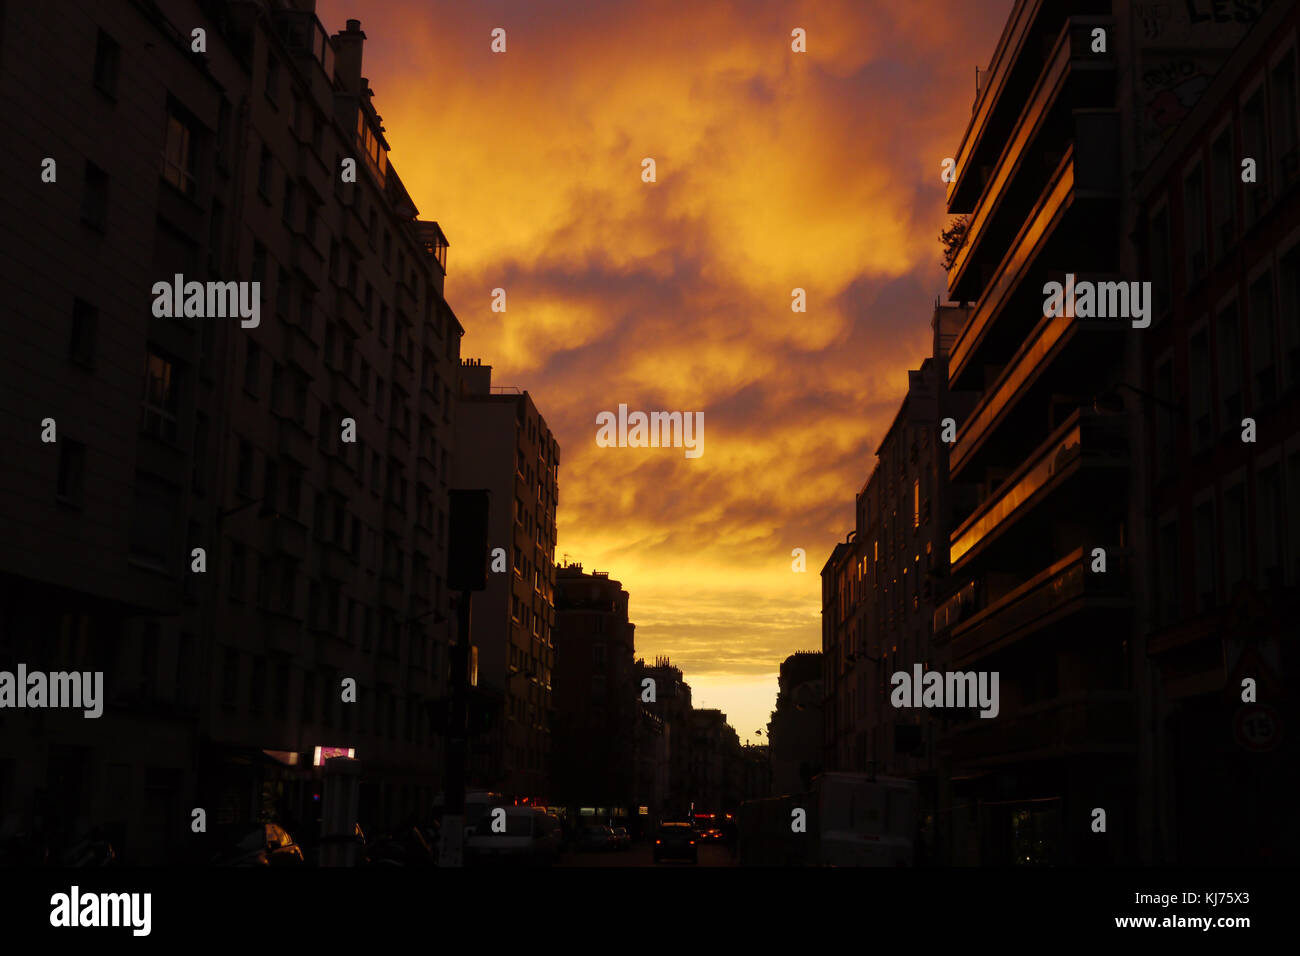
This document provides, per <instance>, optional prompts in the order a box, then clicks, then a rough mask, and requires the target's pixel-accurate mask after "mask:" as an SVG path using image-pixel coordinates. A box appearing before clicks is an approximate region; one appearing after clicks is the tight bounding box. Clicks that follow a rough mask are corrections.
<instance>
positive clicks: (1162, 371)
mask: <svg viewBox="0 0 1300 956" xmlns="http://www.w3.org/2000/svg"><path fill="white" fill-rule="evenodd" d="M1155 396H1156V399H1157V401H1156V403H1155V443H1156V461H1155V464H1156V476H1157V477H1160V478H1163V477H1165V476H1167V475H1168V474H1169V473H1170V471H1171V470H1172V469H1173V466H1174V454H1175V448H1176V446H1175V444H1174V442H1175V436H1174V427H1175V422H1176V419H1175V418H1174V361H1173V358H1172V357H1166V358H1164V359H1162V360H1161V361H1160V362H1159V363H1158V364H1157V365H1156V374H1155Z"/></svg>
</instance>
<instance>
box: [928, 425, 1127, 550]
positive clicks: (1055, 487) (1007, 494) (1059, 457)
mask: <svg viewBox="0 0 1300 956" xmlns="http://www.w3.org/2000/svg"><path fill="white" fill-rule="evenodd" d="M1126 425H1127V422H1126V419H1125V418H1124V417H1123V416H1118V415H1100V414H1098V413H1095V412H1092V411H1090V410H1087V409H1079V410H1078V411H1076V412H1074V413H1073V414H1072V415H1070V417H1069V418H1068V419H1066V420H1065V422H1063V423H1062V425H1061V427H1060V428H1058V429H1056V431H1055V432H1053V434H1052V435H1051V436H1050V437H1049V438H1048V439H1047V441H1045V442H1044V443H1043V444H1042V445H1040V446H1039V447H1038V449H1037V451H1036V452H1035V453H1034V454H1033V455H1031V456H1030V457H1029V458H1028V460H1026V461H1025V462H1024V463H1023V464H1022V465H1021V466H1020V467H1019V468H1018V469H1016V471H1014V472H1013V473H1012V474H1011V475H1010V477H1008V478H1007V479H1006V480H1005V481H1004V482H1002V484H1001V485H999V486H998V488H997V489H996V490H995V491H994V492H993V494H991V495H990V496H989V497H988V498H987V499H986V500H985V501H983V502H982V503H981V504H980V505H979V506H978V507H976V509H975V510H974V512H973V513H972V514H971V515H970V517H968V518H967V519H966V520H965V521H963V522H962V523H961V524H960V525H959V526H958V528H957V530H956V531H954V532H953V534H952V545H951V551H950V560H951V563H952V569H953V573H954V574H960V573H961V569H962V568H963V567H964V566H966V565H968V563H969V562H970V561H971V560H972V559H973V558H975V557H976V556H977V555H979V554H981V553H983V552H984V551H985V550H987V549H988V548H989V547H990V546H991V545H992V544H993V543H995V542H997V541H998V540H999V539H1001V538H1003V537H1004V536H1005V535H1006V534H1007V533H1008V532H1009V531H1010V530H1011V529H1013V528H1014V527H1015V526H1016V525H1018V524H1020V523H1021V522H1023V520H1024V519H1025V517H1026V516H1027V515H1029V514H1031V513H1033V512H1035V511H1036V510H1037V509H1038V508H1039V507H1040V506H1041V505H1043V504H1044V503H1045V502H1047V501H1049V500H1051V499H1054V498H1055V497H1056V494H1057V492H1058V491H1060V490H1061V489H1062V488H1063V487H1064V486H1065V485H1066V484H1067V483H1068V482H1070V480H1071V479H1072V478H1074V477H1075V476H1076V475H1078V474H1080V473H1081V472H1084V471H1087V472H1089V473H1090V475H1089V476H1090V479H1091V482H1092V484H1091V486H1090V487H1089V488H1088V494H1089V496H1090V497H1091V498H1093V499H1094V500H1095V501H1097V502H1100V503H1102V504H1103V505H1104V504H1112V503H1113V500H1112V499H1111V498H1109V497H1108V492H1110V491H1112V490H1114V489H1116V488H1122V485H1123V475H1124V473H1125V470H1126V469H1127V467H1128V461H1129V459H1128V449H1127V431H1126ZM1114 479H1118V481H1115V480H1114ZM1064 505H1065V507H1064V508H1062V509H1058V510H1061V511H1064V512H1068V513H1070V514H1071V515H1072V516H1073V517H1074V518H1076V519H1077V518H1078V517H1079V514H1078V512H1079V511H1080V507H1081V502H1080V500H1078V498H1077V496H1076V497H1075V500H1071V501H1068V502H1064ZM1039 534H1040V537H1041V531H1040V532H1039Z"/></svg>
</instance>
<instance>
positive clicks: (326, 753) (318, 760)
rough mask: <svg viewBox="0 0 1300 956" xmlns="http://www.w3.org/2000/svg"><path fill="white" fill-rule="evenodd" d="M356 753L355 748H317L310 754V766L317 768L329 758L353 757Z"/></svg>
mask: <svg viewBox="0 0 1300 956" xmlns="http://www.w3.org/2000/svg"><path fill="white" fill-rule="evenodd" d="M356 755H357V751H356V748H355V747H317V748H316V751H315V753H313V754H312V758H311V762H312V766H314V767H319V766H321V765H322V764H323V763H325V761H326V760H329V759H330V757H355V756H356Z"/></svg>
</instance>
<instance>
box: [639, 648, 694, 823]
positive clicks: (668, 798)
mask: <svg viewBox="0 0 1300 956" xmlns="http://www.w3.org/2000/svg"><path fill="white" fill-rule="evenodd" d="M647 679H648V680H651V681H653V682H654V684H653V688H654V700H653V701H651V702H647V703H645V704H643V705H642V706H643V707H644V708H645V709H646V710H648V711H649V712H650V713H651V714H653V715H655V716H656V717H658V718H659V720H660V726H661V728H662V731H661V744H660V745H661V746H662V748H663V750H664V752H665V759H666V767H665V772H664V777H665V779H664V784H663V794H662V797H661V802H660V805H659V806H657V807H651V808H650V815H651V816H652V817H653V818H654V819H655V820H656V821H658V820H662V819H682V818H684V817H685V816H686V814H687V813H688V812H689V811H690V807H691V773H692V763H691V711H692V706H691V685H690V684H688V683H686V681H685V679H684V678H683V677H682V671H681V668H679V667H675V666H673V664H672V662H671V661H670V660H669V659H668V658H667V657H656V658H655V662H654V665H653V666H651V665H648V664H646V662H645V661H643V660H640V659H638V660H637V662H636V672H635V686H636V688H637V699H638V700H640V699H641V694H642V691H641V688H643V687H644V686H646V685H645V681H646V680H647Z"/></svg>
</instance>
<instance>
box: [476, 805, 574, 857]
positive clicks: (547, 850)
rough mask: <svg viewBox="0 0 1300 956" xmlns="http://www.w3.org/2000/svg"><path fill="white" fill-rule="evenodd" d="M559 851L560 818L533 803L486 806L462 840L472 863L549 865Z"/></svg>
mask: <svg viewBox="0 0 1300 956" xmlns="http://www.w3.org/2000/svg"><path fill="white" fill-rule="evenodd" d="M498 811H500V812H498ZM559 854H560V821H559V819H558V818H557V817H554V816H551V815H550V814H549V813H543V812H542V811H541V810H539V809H537V808H536V807H511V806H504V807H488V808H486V809H485V811H484V812H483V814H482V815H481V816H480V817H479V819H478V820H477V821H476V822H475V823H474V829H473V834H472V835H471V836H469V837H468V838H467V839H466V841H465V860H466V862H467V863H471V864H475V863H478V864H488V863H513V864H522V865H525V866H550V865H551V864H553V863H554V862H555V861H556V858H557V857H558V856H559Z"/></svg>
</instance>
